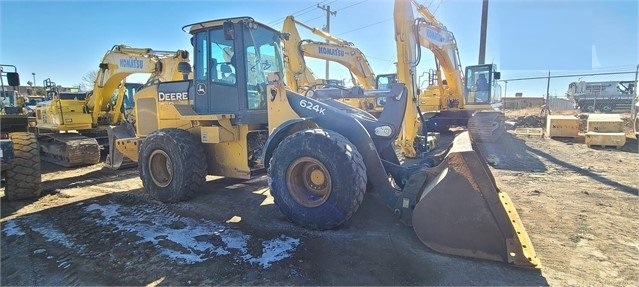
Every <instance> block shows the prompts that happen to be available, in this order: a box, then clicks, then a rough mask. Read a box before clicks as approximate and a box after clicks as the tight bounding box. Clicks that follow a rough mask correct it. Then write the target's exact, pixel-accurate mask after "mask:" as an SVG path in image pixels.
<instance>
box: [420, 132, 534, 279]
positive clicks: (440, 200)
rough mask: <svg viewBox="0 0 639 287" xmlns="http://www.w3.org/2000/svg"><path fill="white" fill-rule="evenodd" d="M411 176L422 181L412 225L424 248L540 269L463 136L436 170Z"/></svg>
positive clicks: (507, 203) (507, 204)
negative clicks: (419, 177) (420, 178)
mask: <svg viewBox="0 0 639 287" xmlns="http://www.w3.org/2000/svg"><path fill="white" fill-rule="evenodd" d="M414 176H416V177H417V176H421V177H422V178H423V180H420V181H421V184H422V187H421V189H422V193H421V196H420V199H419V201H418V203H417V204H416V205H415V208H414V210H413V214H412V225H413V228H414V229H415V232H416V233H417V236H418V237H419V239H420V240H421V241H422V242H423V243H424V244H426V246H428V247H429V248H431V249H433V250H436V251H438V252H441V253H446V254H452V255H459V256H465V257H473V258H481V259H489V260H496V261H503V262H506V263H510V264H513V265H516V266H519V267H532V268H538V267H540V262H539V259H538V258H537V255H536V254H535V250H534V249H533V246H532V244H531V242H530V239H529V238H528V234H527V233H526V230H525V229H524V227H523V225H522V224H521V220H520V219H519V215H518V214H517V211H516V210H515V206H514V205H513V203H512V201H511V200H510V198H509V197H508V195H507V194H506V193H504V192H502V191H500V190H499V189H498V188H497V186H496V184H495V180H494V177H493V175H492V173H491V172H490V169H489V168H488V166H487V165H486V162H485V160H483V158H482V157H481V155H480V153H478V152H476V151H474V150H473V146H472V143H471V140H470V136H469V134H468V132H464V133H462V134H460V135H458V136H457V137H456V138H455V141H454V143H453V145H452V147H451V149H450V151H449V152H448V154H447V155H446V157H445V159H444V160H443V161H442V163H441V164H439V165H438V166H436V167H434V168H429V169H427V170H426V172H425V173H424V172H422V173H418V174H415V175H414ZM411 182H413V183H414V184H418V182H419V181H417V180H415V179H414V178H413V179H411ZM412 188H415V187H412Z"/></svg>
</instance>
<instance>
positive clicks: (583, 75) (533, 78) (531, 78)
mask: <svg viewBox="0 0 639 287" xmlns="http://www.w3.org/2000/svg"><path fill="white" fill-rule="evenodd" d="M635 73H636V72H635V71H630V72H628V71H625V72H609V73H590V74H573V75H556V76H544V77H541V76H540V77H528V78H517V79H507V80H498V81H501V82H514V81H525V80H540V79H548V77H550V78H574V77H588V76H605V75H622V74H635Z"/></svg>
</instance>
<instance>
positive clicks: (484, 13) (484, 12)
mask: <svg viewBox="0 0 639 287" xmlns="http://www.w3.org/2000/svg"><path fill="white" fill-rule="evenodd" d="M486 26H488V0H483V3H482V6H481V30H480V32H479V61H478V64H479V65H483V64H484V63H485V62H486V28H487V27H486Z"/></svg>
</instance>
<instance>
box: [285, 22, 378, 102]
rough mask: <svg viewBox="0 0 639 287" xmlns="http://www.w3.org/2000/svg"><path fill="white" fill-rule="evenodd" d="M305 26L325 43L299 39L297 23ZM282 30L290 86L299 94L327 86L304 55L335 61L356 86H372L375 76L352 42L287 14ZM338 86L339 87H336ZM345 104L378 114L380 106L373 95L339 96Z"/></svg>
mask: <svg viewBox="0 0 639 287" xmlns="http://www.w3.org/2000/svg"><path fill="white" fill-rule="evenodd" d="M298 25H299V26H301V27H303V28H306V29H308V30H309V31H311V32H312V33H313V34H315V35H317V36H319V37H321V38H323V39H324V40H326V41H328V43H326V42H318V41H313V40H309V39H304V40H302V38H301V36H300V33H299V31H298V29H297V26H298ZM282 32H283V33H285V34H287V35H288V37H287V38H286V39H285V40H284V45H283V51H284V69H285V75H286V82H287V83H288V85H289V87H290V88H291V89H293V90H294V91H297V92H299V93H307V92H308V91H309V90H313V89H315V88H317V87H326V86H327V83H326V81H327V80H323V79H318V78H317V77H316V76H315V74H314V73H313V71H312V70H311V69H310V68H309V67H308V66H307V65H306V61H305V57H311V58H316V59H321V60H327V61H331V62H336V63H339V64H341V65H343V66H344V67H346V68H347V69H348V70H349V72H350V73H351V77H352V80H353V83H354V86H355V87H361V88H364V89H375V85H376V77H375V73H374V72H373V69H372V68H371V66H370V64H369V63H368V60H367V59H366V56H365V55H364V53H362V51H360V50H359V49H358V48H357V47H355V45H354V44H353V43H352V42H348V41H346V40H343V39H339V38H337V37H334V36H332V35H330V34H328V33H326V32H324V31H322V30H320V29H317V28H313V27H310V26H308V25H306V24H304V23H302V22H299V21H297V20H295V17H293V16H288V17H286V19H285V20H284V24H283V27H282ZM328 86H330V85H328ZM337 88H340V87H337ZM340 100H341V101H343V102H344V103H346V104H348V105H351V106H353V107H357V108H360V109H363V110H366V111H368V112H371V113H372V114H375V115H377V114H379V112H381V110H382V107H381V106H380V105H378V103H377V102H376V99H375V98H369V99H362V98H359V99H349V98H342V99H340Z"/></svg>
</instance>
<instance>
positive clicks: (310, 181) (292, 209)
mask: <svg viewBox="0 0 639 287" xmlns="http://www.w3.org/2000/svg"><path fill="white" fill-rule="evenodd" d="M268 176H269V187H270V189H271V195H272V196H273V198H274V199H275V204H276V205H277V206H278V207H279V209H280V211H281V212H282V213H283V214H284V215H286V216H287V217H288V218H289V220H291V221H292V222H294V223H296V224H298V225H300V226H302V227H305V228H308V229H317V230H324V229H331V228H335V227H337V226H339V225H340V224H342V223H344V222H345V221H347V220H348V219H349V218H350V217H351V216H352V215H353V214H354V213H355V212H356V211H357V209H358V208H359V205H360V204H361V203H362V200H363V199H364V192H365V191H366V168H365V165H364V160H363V159H362V156H361V155H360V153H359V152H358V151H357V149H356V148H355V146H354V145H353V144H352V143H351V142H350V141H349V140H348V139H347V138H345V137H344V136H342V135H340V134H338V133H336V132H333V131H329V130H322V129H314V130H305V131H299V132H296V133H294V134H292V135H290V136H288V137H287V138H285V139H284V140H283V141H282V142H281V143H280V145H279V146H278V148H277V149H276V150H275V152H274V154H273V157H272V158H271V161H270V167H269V169H268Z"/></svg>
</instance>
